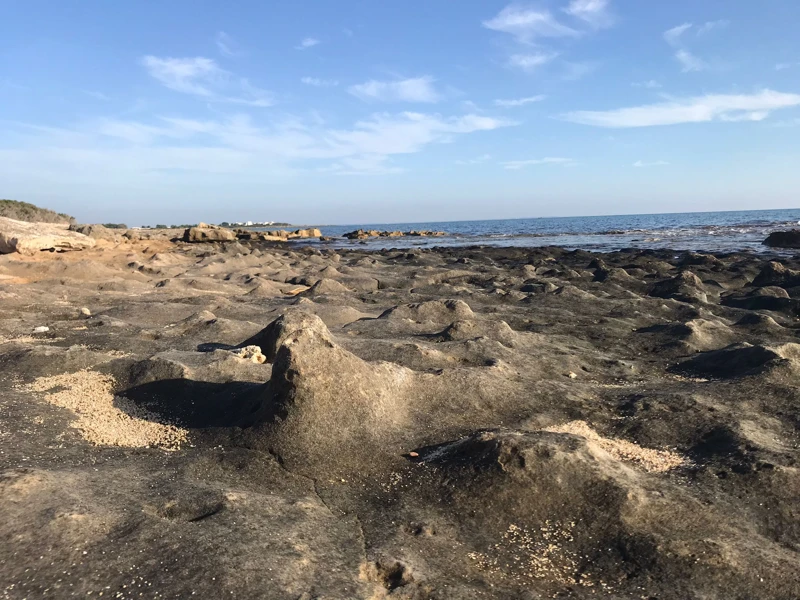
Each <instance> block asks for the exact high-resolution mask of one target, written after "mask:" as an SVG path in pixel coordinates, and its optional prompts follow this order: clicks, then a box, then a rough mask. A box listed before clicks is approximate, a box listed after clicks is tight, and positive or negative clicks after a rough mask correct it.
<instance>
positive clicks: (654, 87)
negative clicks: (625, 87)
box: [631, 79, 663, 90]
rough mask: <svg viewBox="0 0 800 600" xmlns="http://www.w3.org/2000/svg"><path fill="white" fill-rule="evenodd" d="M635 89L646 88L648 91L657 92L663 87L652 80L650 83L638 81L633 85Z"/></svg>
mask: <svg viewBox="0 0 800 600" xmlns="http://www.w3.org/2000/svg"><path fill="white" fill-rule="evenodd" d="M631 85H632V86H633V87H638V88H645V89H648V90H657V89H658V88H660V87H663V86H662V85H661V84H660V83H658V82H657V81H656V80H655V79H650V80H648V81H636V82H634V83H632V84H631Z"/></svg>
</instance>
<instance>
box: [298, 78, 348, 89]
mask: <svg viewBox="0 0 800 600" xmlns="http://www.w3.org/2000/svg"><path fill="white" fill-rule="evenodd" d="M300 81H302V82H303V83H305V84H306V85H313V86H315V87H334V86H337V85H339V82H338V81H336V80H335V79H319V78H318V77H303V78H302V79H300Z"/></svg>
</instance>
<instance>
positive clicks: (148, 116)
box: [0, 0, 800, 224]
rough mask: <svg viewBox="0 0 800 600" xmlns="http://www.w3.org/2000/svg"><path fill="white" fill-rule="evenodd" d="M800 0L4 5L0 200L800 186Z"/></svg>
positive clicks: (374, 216)
mask: <svg viewBox="0 0 800 600" xmlns="http://www.w3.org/2000/svg"><path fill="white" fill-rule="evenodd" d="M798 23H800V2H797V1H796V0H764V1H762V2H754V1H753V0H703V1H702V2H698V1H697V0H670V1H666V0H646V1H645V0H558V1H555V0H553V1H547V0H543V1H541V2H535V3H515V4H508V3H507V2H494V1H490V0H480V1H478V0H462V1H460V2H452V1H444V0H431V1H429V2H424V3H423V2H419V3H408V2H404V3H401V2H375V1H374V0H373V1H367V0H363V1H352V0H337V1H336V2H331V1H326V2H302V1H296V2H269V3H268V2H256V1H240V2H236V3H222V2H201V1H197V0H195V1H184V0H171V1H170V2H108V1H107V0H102V1H100V0H82V1H77V0H76V1H71V2H52V1H49V2H41V1H37V0H26V1H25V2H5V3H2V4H0V40H2V42H0V197H8V198H16V199H20V200H27V201H30V202H34V203H37V204H41V205H45V206H48V207H52V208H56V209H59V210H63V211H66V212H69V213H71V214H74V215H76V216H77V217H78V218H79V219H81V220H83V221H125V222H128V223H129V224H141V223H155V222H156V221H158V222H195V221H199V220H206V221H221V220H244V219H254V220H255V219H274V220H289V221H291V222H295V223H359V222H361V223H368V222H392V221H395V222H397V221H428V220H460V219H485V218H514V217H535V216H557V215H586V214H623V213H642V212H680V211H688V210H737V209H750V208H788V207H796V206H798V205H800V201H798V200H800V199H799V198H798V190H800V143H798V134H800V36H798V35H797V31H796V30H797V24H798Z"/></svg>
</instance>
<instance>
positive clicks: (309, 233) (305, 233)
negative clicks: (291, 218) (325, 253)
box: [289, 227, 322, 238]
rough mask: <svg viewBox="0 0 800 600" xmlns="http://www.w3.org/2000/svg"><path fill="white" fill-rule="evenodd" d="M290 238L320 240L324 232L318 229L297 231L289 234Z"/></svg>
mask: <svg viewBox="0 0 800 600" xmlns="http://www.w3.org/2000/svg"><path fill="white" fill-rule="evenodd" d="M289 237H290V238H318V237H322V232H321V231H320V230H319V229H317V228H316V227H311V228H309V229H297V230H295V231H293V232H291V233H290V234H289Z"/></svg>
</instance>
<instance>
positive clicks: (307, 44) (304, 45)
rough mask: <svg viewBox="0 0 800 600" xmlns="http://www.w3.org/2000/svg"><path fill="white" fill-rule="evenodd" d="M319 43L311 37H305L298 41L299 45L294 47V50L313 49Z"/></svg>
mask: <svg viewBox="0 0 800 600" xmlns="http://www.w3.org/2000/svg"><path fill="white" fill-rule="evenodd" d="M320 43H321V42H320V41H319V40H318V39H316V38H313V37H307V38H304V39H302V40H301V41H300V43H299V44H298V45H297V46H295V49H296V50H307V49H308V48H313V47H314V46H317V45H319V44H320Z"/></svg>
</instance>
